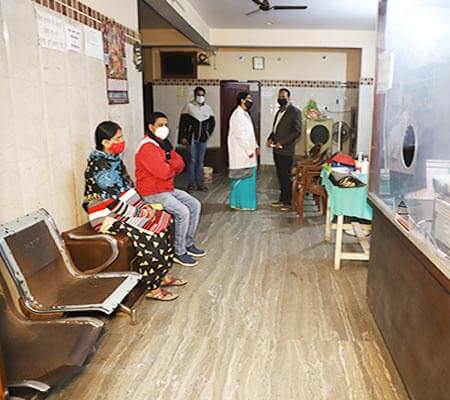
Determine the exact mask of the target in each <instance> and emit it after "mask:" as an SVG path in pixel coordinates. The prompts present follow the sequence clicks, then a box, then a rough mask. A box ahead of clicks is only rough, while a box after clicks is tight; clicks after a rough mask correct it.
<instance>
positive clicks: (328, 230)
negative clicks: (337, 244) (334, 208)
mask: <svg viewBox="0 0 450 400" xmlns="http://www.w3.org/2000/svg"><path fill="white" fill-rule="evenodd" d="M325 241H326V242H330V241H331V221H330V209H329V208H328V205H326V213H325Z"/></svg>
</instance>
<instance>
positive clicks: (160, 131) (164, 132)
mask: <svg viewBox="0 0 450 400" xmlns="http://www.w3.org/2000/svg"><path fill="white" fill-rule="evenodd" d="M169 132H170V131H169V128H168V127H167V126H160V127H159V128H156V131H155V136H156V137H158V138H160V139H161V140H166V139H167V136H169Z"/></svg>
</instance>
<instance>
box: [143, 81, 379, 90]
mask: <svg viewBox="0 0 450 400" xmlns="http://www.w3.org/2000/svg"><path fill="white" fill-rule="evenodd" d="M260 82H261V86H279V87H281V86H286V87H309V88H335V89H339V88H348V89H357V88H358V87H359V86H361V85H373V84H374V79H373V78H361V79H360V80H359V81H314V80H261V81H260ZM152 83H153V85H157V86H197V85H199V86H219V85H220V80H219V79H156V80H153V82H152Z"/></svg>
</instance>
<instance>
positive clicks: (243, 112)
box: [228, 92, 260, 210]
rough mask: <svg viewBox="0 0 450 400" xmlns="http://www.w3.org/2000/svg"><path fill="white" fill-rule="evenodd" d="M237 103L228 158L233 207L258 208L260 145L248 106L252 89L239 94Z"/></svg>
mask: <svg viewBox="0 0 450 400" xmlns="http://www.w3.org/2000/svg"><path fill="white" fill-rule="evenodd" d="M236 102H237V107H236V109H235V110H234V111H233V113H232V114H231V117H230V123H229V131H228V159H229V168H230V175H229V176H230V178H231V192H230V207H231V208H232V209H234V210H256V208H257V196H256V166H257V157H258V156H259V155H260V149H259V146H258V143H257V141H256V136H255V128H254V126H253V121H252V118H251V116H250V114H249V112H248V111H249V110H250V108H251V106H252V105H253V101H252V98H251V95H250V93H248V92H241V93H239V94H238V96H237V99H236Z"/></svg>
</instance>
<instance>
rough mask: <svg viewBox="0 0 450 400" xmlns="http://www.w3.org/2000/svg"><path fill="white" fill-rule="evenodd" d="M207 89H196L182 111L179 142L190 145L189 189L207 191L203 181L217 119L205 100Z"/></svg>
mask: <svg viewBox="0 0 450 400" xmlns="http://www.w3.org/2000/svg"><path fill="white" fill-rule="evenodd" d="M205 95H206V91H205V89H203V88H202V87H196V88H195V90H194V100H192V101H191V102H189V103H187V104H186V105H185V106H184V108H183V110H182V111H181V117H180V124H179V131H178V142H179V143H180V144H182V145H185V146H188V148H189V156H188V157H189V158H188V163H187V164H188V165H187V171H188V187H187V190H188V191H192V190H195V189H197V190H200V191H207V190H208V188H207V187H206V186H205V185H204V182H203V167H204V162H205V154H206V146H207V141H208V139H209V137H210V136H211V134H212V133H213V131H214V127H215V125H216V121H215V119H214V114H213V111H212V109H211V107H210V106H209V105H208V104H206V101H205Z"/></svg>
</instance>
